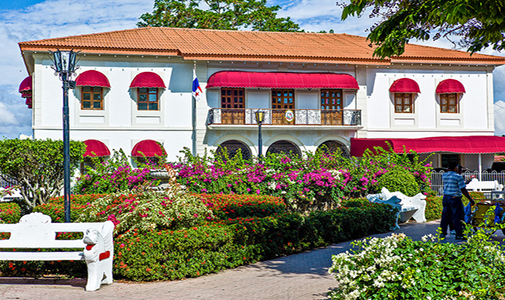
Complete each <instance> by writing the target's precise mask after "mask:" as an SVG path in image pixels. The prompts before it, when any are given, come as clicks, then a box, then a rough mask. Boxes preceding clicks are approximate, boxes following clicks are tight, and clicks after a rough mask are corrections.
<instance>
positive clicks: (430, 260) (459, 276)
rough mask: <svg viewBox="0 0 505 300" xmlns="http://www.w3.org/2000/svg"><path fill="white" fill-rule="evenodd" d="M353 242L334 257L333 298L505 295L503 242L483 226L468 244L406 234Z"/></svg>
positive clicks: (332, 270)
mask: <svg viewBox="0 0 505 300" xmlns="http://www.w3.org/2000/svg"><path fill="white" fill-rule="evenodd" d="M353 245H354V247H355V249H352V250H351V251H350V252H346V253H341V254H338V255H334V256H333V258H332V260H333V265H332V267H331V268H330V269H329V272H330V273H332V274H334V275H335V279H336V280H337V281H338V287H337V288H336V289H335V290H333V291H332V292H330V293H329V296H330V297H331V299H501V298H500V297H501V296H503V294H504V293H505V255H504V252H503V250H504V249H503V246H500V245H499V244H498V243H497V242H490V241H489V235H486V234H484V232H483V231H479V232H478V233H477V234H475V235H473V236H470V237H469V238H468V242H467V243H466V244H463V245H459V244H452V243H440V242H439V241H438V240H437V239H436V238H435V237H433V236H431V235H429V236H425V237H423V240H422V241H412V240H411V239H410V238H408V237H406V236H405V235H404V234H393V235H391V236H389V237H386V238H383V239H378V238H373V239H367V240H364V241H357V242H354V243H353Z"/></svg>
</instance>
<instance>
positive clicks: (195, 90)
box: [192, 70, 203, 101]
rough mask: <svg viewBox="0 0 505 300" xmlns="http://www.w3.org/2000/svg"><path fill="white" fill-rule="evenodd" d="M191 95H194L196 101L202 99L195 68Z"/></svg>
mask: <svg viewBox="0 0 505 300" xmlns="http://www.w3.org/2000/svg"><path fill="white" fill-rule="evenodd" d="M192 94H193V97H195V99H196V101H200V99H202V94H203V91H202V88H201V87H200V83H199V82H198V78H196V73H195V70H193V93H192Z"/></svg>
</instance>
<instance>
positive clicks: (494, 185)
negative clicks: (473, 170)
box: [466, 178, 502, 191]
mask: <svg viewBox="0 0 505 300" xmlns="http://www.w3.org/2000/svg"><path fill="white" fill-rule="evenodd" d="M501 188H502V186H501V185H500V184H499V183H498V181H497V180H494V181H479V180H478V179H476V178H474V179H472V181H470V182H469V183H468V184H467V185H466V189H467V190H469V191H494V190H500V189H501Z"/></svg>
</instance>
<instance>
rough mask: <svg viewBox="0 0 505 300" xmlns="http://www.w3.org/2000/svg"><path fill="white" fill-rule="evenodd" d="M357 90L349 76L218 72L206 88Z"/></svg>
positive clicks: (356, 83) (210, 78) (356, 85)
mask: <svg viewBox="0 0 505 300" xmlns="http://www.w3.org/2000/svg"><path fill="white" fill-rule="evenodd" d="M213 87H229V88H289V89H310V88H314V89H319V88H327V89H348V90H357V89H359V86H358V82H357V81H356V79H355V78H354V77H352V76H351V75H349V74H334V73H288V72H242V71H220V72H217V73H214V74H212V75H211V76H210V77H209V80H208V81H207V88H213Z"/></svg>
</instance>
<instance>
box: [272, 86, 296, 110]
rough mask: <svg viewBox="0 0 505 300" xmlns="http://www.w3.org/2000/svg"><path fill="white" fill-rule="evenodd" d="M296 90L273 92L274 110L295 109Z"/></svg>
mask: <svg viewBox="0 0 505 300" xmlns="http://www.w3.org/2000/svg"><path fill="white" fill-rule="evenodd" d="M294 94H295V91H294V90H272V108H278V109H293V108H295V96H294Z"/></svg>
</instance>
